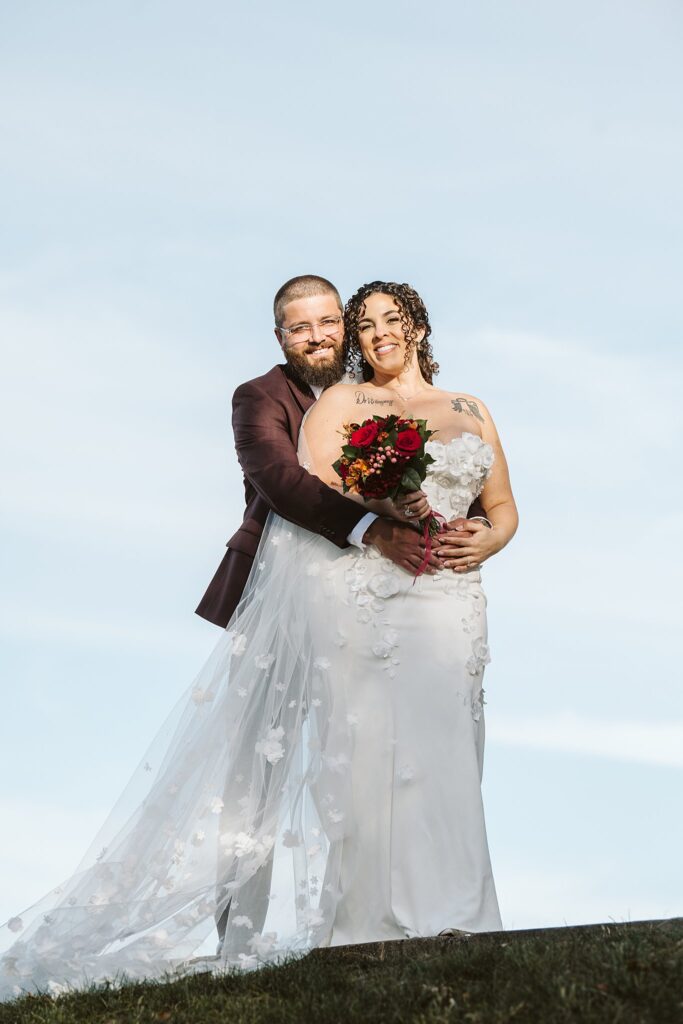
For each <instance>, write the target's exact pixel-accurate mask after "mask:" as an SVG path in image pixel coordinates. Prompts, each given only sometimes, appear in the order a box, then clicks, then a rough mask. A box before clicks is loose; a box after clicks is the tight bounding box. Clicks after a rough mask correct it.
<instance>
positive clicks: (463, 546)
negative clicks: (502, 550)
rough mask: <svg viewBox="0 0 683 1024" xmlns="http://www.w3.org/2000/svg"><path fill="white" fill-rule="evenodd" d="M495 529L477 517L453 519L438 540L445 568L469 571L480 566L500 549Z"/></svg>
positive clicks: (437, 549)
mask: <svg viewBox="0 0 683 1024" xmlns="http://www.w3.org/2000/svg"><path fill="white" fill-rule="evenodd" d="M496 541H497V537H496V536H495V529H491V528H490V527H488V526H486V525H485V524H484V523H480V522H478V521H477V520H476V519H475V520H472V519H463V518H462V517H460V518H458V519H452V520H451V521H450V523H448V525H447V526H446V530H445V532H444V533H440V534H439V536H438V539H437V541H436V545H435V546H436V553H437V555H438V556H439V558H440V559H441V561H442V562H443V565H444V568H446V569H453V570H454V571H455V572H467V570H468V569H473V568H474V567H475V566H477V567H478V566H480V565H481V563H482V562H485V561H486V559H487V558H490V557H491V555H494V554H495V553H496V551H497V550H498V546H497V543H496Z"/></svg>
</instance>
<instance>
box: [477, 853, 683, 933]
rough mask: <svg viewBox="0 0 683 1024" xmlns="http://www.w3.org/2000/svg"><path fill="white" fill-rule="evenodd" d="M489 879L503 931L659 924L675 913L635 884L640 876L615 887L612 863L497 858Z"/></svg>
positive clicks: (672, 904)
mask: <svg viewBox="0 0 683 1024" xmlns="http://www.w3.org/2000/svg"><path fill="white" fill-rule="evenodd" d="M493 868H494V878H495V883H496V891H497V894H498V902H499V905H500V912H501V917H502V920H503V927H504V929H505V930H506V931H511V930H515V929H518V928H561V927H564V926H566V925H580V924H598V923H603V922H604V923H605V924H610V923H620V922H625V921H646V920H659V919H666V918H670V917H674V916H676V915H677V914H680V905H679V904H678V903H677V902H676V900H675V894H674V893H672V894H671V897H670V898H668V897H666V896H664V895H662V894H660V893H656V892H649V891H648V890H647V888H646V887H643V886H642V884H640V872H638V873H636V872H634V876H633V877H630V878H629V877H628V875H626V876H625V877H624V878H620V879H618V880H617V882H616V883H615V879H614V869H613V866H612V865H609V864H604V863H595V862H592V863H590V864H586V865H584V866H582V867H580V868H573V869H572V868H569V867H567V866H565V865H563V866H557V867H552V866H550V865H546V864H537V863H530V864H529V863H527V864H526V865H520V864H516V863H514V862H512V861H506V860H505V858H500V861H499V862H496V863H494V865H493Z"/></svg>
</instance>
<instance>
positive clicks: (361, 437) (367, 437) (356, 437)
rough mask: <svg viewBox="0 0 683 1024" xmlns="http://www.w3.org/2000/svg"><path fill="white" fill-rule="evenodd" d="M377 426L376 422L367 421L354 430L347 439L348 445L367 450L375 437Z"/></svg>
mask: <svg viewBox="0 0 683 1024" xmlns="http://www.w3.org/2000/svg"><path fill="white" fill-rule="evenodd" d="M378 430H379V425H378V423H377V421H376V420H368V421H367V422H366V423H364V424H363V425H362V427H359V428H358V430H354V432H353V433H352V434H351V437H350V439H349V444H352V445H353V447H354V448H368V447H369V446H370V445H371V444H372V442H373V441H374V440H375V438H376V437H377V432H378Z"/></svg>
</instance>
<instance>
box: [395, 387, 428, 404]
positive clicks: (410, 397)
mask: <svg viewBox="0 0 683 1024" xmlns="http://www.w3.org/2000/svg"><path fill="white" fill-rule="evenodd" d="M428 390H429V388H419V389H418V390H417V391H416V392H415V394H414V395H402V394H401V392H400V391H394V394H396V395H398V397H399V398H400V399H402V401H404V402H412V400H413V399H414V398H416V397H417V396H418V395H419V394H420V393H421V392H422V391H428Z"/></svg>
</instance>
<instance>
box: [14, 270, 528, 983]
mask: <svg viewBox="0 0 683 1024" xmlns="http://www.w3.org/2000/svg"><path fill="white" fill-rule="evenodd" d="M274 312H275V325H276V326H275V333H276V336H277V338H278V341H279V343H280V345H281V348H282V351H283V353H284V357H285V365H282V366H276V367H275V368H274V369H272V370H271V371H269V372H268V373H266V374H265V375H264V376H262V377H259V378H257V379H256V380H253V381H250V382H249V383H247V384H244V385H242V386H241V387H239V388H238V389H237V391H236V392H235V396H234V402H233V426H234V431H235V443H236V448H237V453H238V457H239V460H240V464H241V466H242V468H243V471H244V477H245V490H246V503H247V508H246V513H245V518H244V522H243V524H242V526H241V528H240V529H239V530H238V531H237V533H236V534H235V535H234V536H233V537H232V538H231V540H230V541H229V542H228V551H227V554H226V555H225V557H224V559H223V561H222V563H221V565H220V567H219V569H218V572H217V573H216V575H215V577H214V579H213V580H212V582H211V584H210V586H209V589H208V590H207V592H206V594H205V595H204V597H203V599H202V601H201V603H200V605H199V607H198V609H197V611H198V613H199V614H200V615H203V616H204V617H206V618H207V619H209V620H210V621H212V622H215V623H217V624H219V625H220V626H222V627H225V628H224V630H223V632H222V633H221V636H220V639H219V640H218V643H217V644H216V647H215V649H214V650H213V652H212V653H211V655H210V656H209V659H208V661H207V662H206V664H205V665H204V666H203V667H202V669H201V670H200V672H199V673H198V675H197V677H196V678H195V680H194V681H193V683H192V685H191V686H190V688H189V689H188V691H187V693H186V694H184V695H183V697H182V698H181V700H180V701H179V702H178V704H177V705H176V707H175V709H174V710H173V712H172V713H171V715H170V716H169V718H168V719H167V721H166V723H164V726H162V729H161V730H160V732H159V734H158V736H157V737H156V739H155V741H154V743H153V744H152V746H151V747H150V748H149V750H148V752H147V756H146V758H145V759H144V761H143V763H142V764H141V766H140V768H139V769H138V771H137V772H136V773H135V775H134V776H133V779H132V780H131V782H130V783H129V786H128V787H127V789H126V790H125V791H124V794H123V796H122V797H121V799H120V801H119V803H118V804H117V805H116V807H115V808H114V811H112V814H111V815H110V817H109V819H107V821H106V822H105V825H104V826H103V828H102V829H101V830H100V833H99V834H98V836H97V837H96V838H95V840H94V842H93V844H92V846H91V848H90V850H89V851H88V853H87V854H86V856H85V857H84V860H83V862H82V863H81V865H80V866H79V869H78V870H77V872H76V873H75V874H74V875H72V876H71V877H70V878H69V879H67V880H66V882H64V883H62V885H60V886H58V888H57V889H56V890H54V891H53V892H52V893H51V894H49V895H48V896H47V897H45V898H44V899H43V900H42V901H40V902H39V903H38V904H36V905H35V906H34V907H33V908H31V909H30V910H29V911H26V912H24V913H23V914H21V915H17V916H16V917H14V918H12V919H11V920H10V922H8V924H7V925H6V926H5V928H3V929H2V932H4V933H5V934H4V935H0V938H2V939H7V930H8V929H9V930H10V931H11V932H13V933H14V934H13V936H10V937H9V938H10V940H11V942H12V944H11V945H10V948H9V949H8V951H7V952H6V953H5V955H4V957H3V958H2V961H0V965H1V966H0V993H1V994H2V997H3V998H8V993H12V992H14V993H16V992H17V991H23V990H25V989H27V988H28V989H31V988H35V987H46V986H49V985H53V986H54V985H57V986H59V985H64V984H66V985H74V986H78V985H80V984H82V983H83V982H84V980H85V979H86V978H87V979H91V980H100V979H104V978H109V979H111V978H114V977H121V976H123V975H125V976H127V977H129V978H141V977H151V976H157V977H158V976H161V975H163V974H164V973H166V972H167V971H173V972H187V971H195V970H210V971H216V972H218V971H222V970H225V969H226V968H230V967H232V966H237V967H241V968H244V969H248V968H253V967H256V966H258V965H259V964H261V963H263V962H267V961H272V960H275V959H279V958H280V957H282V956H283V955H286V954H288V953H293V952H305V951H307V950H310V949H312V948H314V947H316V946H329V945H340V944H344V943H359V942H367V941H373V940H384V939H400V938H405V937H411V936H426V935H437V934H439V933H443V932H448V931H452V930H454V929H455V930H462V931H468V932H473V931H490V930H497V929H499V928H500V927H501V919H500V914H499V909H498V902H497V897H496V891H495V886H494V881H493V875H492V870H491V864H490V860H489V853H488V846H487V839H486V828H485V821H484V811H483V805H482V799H481V778H482V769H483V754H484V713H483V704H484V697H483V693H484V691H483V685H482V684H483V675H484V669H485V665H486V664H487V663H488V661H489V654H488V639H487V625H486V597H485V594H484V591H483V589H482V585H481V572H480V567H481V565H482V563H484V562H485V561H486V560H487V559H488V558H490V557H491V556H492V555H494V554H496V553H497V552H498V551H499V550H501V548H503V547H504V546H505V545H506V544H507V543H508V541H509V540H510V538H511V537H512V535H513V534H514V532H515V530H516V527H517V512H516V508H515V503H514V499H513V496H512V492H511V489H510V482H509V477H508V472H507V465H506V460H505V456H504V454H503V450H502V447H501V444H500V440H499V437H498V434H497V431H496V428H495V425H494V423H493V421H492V419H491V416H490V413H489V411H488V409H487V407H486V406H485V405H484V403H483V402H482V401H481V400H480V399H479V398H475V397H473V396H472V395H466V394H463V393H461V392H456V391H453V392H451V391H446V390H442V389H440V388H437V387H436V386H435V385H434V384H433V377H434V376H435V374H436V373H437V371H438V366H437V364H436V363H435V361H434V355H433V352H432V347H431V344H430V341H429V337H430V333H431V327H430V323H429V317H428V314H427V311H426V309H425V306H424V304H423V302H422V300H421V299H420V297H419V296H418V295H417V293H416V292H415V291H414V290H413V289H412V288H410V287H409V286H408V285H398V284H394V283H388V282H374V283H372V284H369V285H365V286H363V287H362V288H361V289H359V291H358V292H356V294H355V295H354V296H353V297H352V298H351V299H350V300H349V301H348V303H347V304H346V307H345V308H342V303H341V300H340V297H339V294H338V292H337V291H336V289H335V288H334V286H333V285H332V284H331V283H330V282H329V281H326V280H325V279H323V278H320V277H315V276H306V277H299V278H294V279H292V280H291V281H288V282H287V283H286V284H285V285H283V287H282V288H281V289H280V290H279V292H278V293H277V295H276V298H275V304H274ZM389 415H394V416H396V417H400V418H401V419H402V420H405V421H409V422H410V423H416V422H417V421H426V425H427V427H428V428H429V431H432V432H433V433H432V434H431V436H430V438H429V440H428V441H427V442H426V444H425V446H424V447H425V451H426V452H427V453H428V455H429V456H430V458H431V462H430V464H429V466H428V467H427V475H426V478H425V479H424V482H423V483H422V486H421V488H420V489H419V490H414V491H411V492H409V493H407V494H402V495H401V496H400V497H396V498H395V499H394V500H391V499H386V498H385V499H373V500H370V501H367V500H364V499H363V498H361V497H360V495H359V494H356V493H352V491H353V489H351V492H349V493H347V494H343V493H342V480H341V478H340V475H339V472H338V468H339V463H338V460H339V458H340V454H341V448H342V444H343V443H344V436H345V435H346V436H348V430H349V424H359V423H361V422H362V421H363V420H367V419H368V418H370V417H372V416H382V417H385V416H389ZM379 458H380V459H382V458H384V456H383V455H382V454H380V456H379ZM433 515H438V516H439V517H440V521H441V522H445V523H446V524H447V525H445V526H444V527H443V529H442V530H441V532H440V533H439V534H438V535H437V536H435V537H434V539H433V542H431V543H430V542H429V540H428V539H427V537H426V531H423V530H422V529H420V528H416V526H417V524H419V523H423V522H425V521H427V517H429V516H433ZM216 935H217V936H218V940H219V942H218V949H217V950H216V951H215V952H214V948H213V947H215V941H216ZM212 944H213V946H212ZM5 945H6V943H5ZM0 948H2V947H0Z"/></svg>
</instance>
